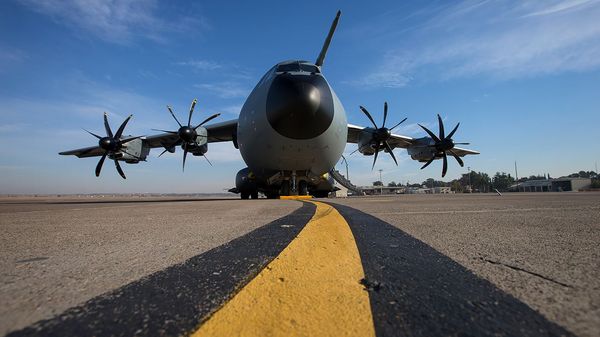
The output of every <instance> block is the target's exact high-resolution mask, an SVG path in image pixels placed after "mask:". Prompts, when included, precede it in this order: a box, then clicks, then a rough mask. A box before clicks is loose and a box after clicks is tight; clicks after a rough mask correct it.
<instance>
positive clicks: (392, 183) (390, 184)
mask: <svg viewBox="0 0 600 337" xmlns="http://www.w3.org/2000/svg"><path fill="white" fill-rule="evenodd" d="M396 186H398V185H397V184H396V182H395V181H392V182H390V183H389V184H388V187H396Z"/></svg>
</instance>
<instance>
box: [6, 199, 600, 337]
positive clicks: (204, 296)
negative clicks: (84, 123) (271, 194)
mask: <svg viewBox="0 0 600 337" xmlns="http://www.w3.org/2000/svg"><path fill="white" fill-rule="evenodd" d="M319 201H323V202H325V203H326V204H329V205H331V206H333V208H334V209H336V210H337V211H338V212H339V214H340V215H341V217H342V218H344V219H345V220H346V222H347V226H348V227H349V228H350V230H351V232H352V234H353V237H354V240H355V243H356V247H357V248H358V253H359V255H360V262H361V263H360V264H362V269H363V270H364V275H363V276H362V277H361V278H360V280H355V281H356V282H357V283H358V282H360V284H361V287H362V288H363V291H365V292H367V293H368V295H369V296H368V297H369V299H370V307H371V310H370V311H371V315H372V321H373V324H372V325H373V327H374V331H375V334H376V335H377V336H387V335H424V336H425V335H428V336H433V335H457V334H470V335H571V334H575V335H579V336H598V335H600V259H599V257H600V248H599V247H600V246H599V243H600V220H599V216H600V194H598V193H556V194H555V193H543V194H542V193H538V194H505V195H504V196H502V197H500V196H497V195H492V194H490V195H402V196H389V197H387V196H385V197H365V198H352V199H319ZM321 205H322V204H321ZM313 214H315V204H313V203H302V202H300V201H286V200H249V201H241V200H177V201H169V200H162V199H157V200H148V199H143V200H142V199H135V200H132V199H127V200H103V202H101V203H98V202H95V201H88V200H87V199H86V200H81V199H76V200H65V199H64V198H58V199H44V200H42V199H40V198H35V199H14V198H6V199H2V200H0V267H1V270H2V271H1V274H0V302H1V303H2V305H1V306H0V334H9V335H11V336H22V335H69V334H70V335H74V334H76V335H98V336H102V335H181V334H189V333H192V332H194V331H196V330H197V329H198V327H202V326H203V325H202V323H203V322H207V320H208V322H209V323H210V321H211V319H212V317H213V316H214V315H215V312H218V313H220V312H221V311H224V310H223V309H220V308H224V307H227V306H228V303H230V302H234V301H233V300H232V298H234V299H235V298H237V297H241V294H243V293H244V291H243V290H242V289H246V288H248V287H250V285H253V284H254V283H255V282H254V281H253V280H255V279H257V278H259V277H263V273H264V272H265V271H269V270H271V268H272V267H273V264H274V263H275V262H276V261H278V260H280V259H283V257H282V256H284V255H289V256H291V257H292V261H303V260H305V259H310V257H303V255H297V256H296V255H293V254H294V250H293V249H290V248H293V246H294V245H295V244H294V242H297V241H298V240H299V239H301V238H302V237H303V236H305V235H304V234H303V233H305V232H306V230H308V228H309V225H307V223H312V222H309V220H310V218H311V217H312V216H313ZM313 228H318V227H315V225H313V226H312V227H311V230H312V231H313V232H314V231H315V229H313ZM317 233H318V230H317ZM317 237H318V236H317ZM311 241H314V242H315V243H316V244H317V245H321V246H325V244H321V243H319V239H318V238H317V239H311V240H309V243H310V242H311ZM334 241H335V240H334ZM309 250H311V249H309ZM340 252H341V251H340ZM324 254H330V255H331V260H332V261H337V260H339V256H338V254H336V250H333V251H329V252H325V253H324ZM340 255H341V254H340ZM293 259H296V260H293ZM311 261H313V260H311ZM282 263H284V262H282ZM314 263H315V264H319V265H321V264H326V263H324V262H323V263H321V262H319V261H316V260H315V262H314ZM293 265H298V266H299V265H300V264H299V263H295V264H292V266H293ZM326 267H327V266H324V268H326ZM284 269H285V268H284ZM288 269H289V268H288ZM292 269H293V268H292ZM306 269H312V268H308V267H307V268H306ZM257 275H258V276H257ZM300 275H304V274H300ZM297 277H298V276H297ZM299 277H300V278H302V277H304V276H299ZM306 277H311V276H306ZM313 277H314V276H313ZM275 279H276V280H277V279H279V281H280V282H283V281H282V280H283V279H286V280H287V275H286V277H285V278H284V277H283V276H281V277H278V278H275ZM290 279H293V277H290ZM333 280H335V278H334V279H333ZM279 281H278V282H279ZM353 282H354V281H353ZM259 289H260V288H259ZM284 289H285V288H284ZM259 291H260V290H259ZM238 292H239V295H236V294H238ZM234 296H235V297H234ZM292 307H293V306H292ZM331 310H340V309H331ZM347 310H352V309H351V308H348V309H347ZM215 317H216V316H215ZM240 319H242V318H240ZM205 325H209V324H205ZM108 326H110V327H111V328H112V330H111V329H108V328H107V327H108Z"/></svg>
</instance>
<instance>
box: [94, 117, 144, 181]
mask: <svg viewBox="0 0 600 337" xmlns="http://www.w3.org/2000/svg"><path fill="white" fill-rule="evenodd" d="M132 116H133V115H129V117H127V118H125V121H123V123H122V124H121V126H119V128H118V129H117V132H116V133H114V135H113V132H112V130H111V129H110V125H109V124H108V118H107V115H106V112H105V113H104V129H105V130H106V137H100V136H98V135H97V134H95V133H93V132H90V131H88V130H85V129H84V130H85V131H86V132H87V133H89V134H90V135H92V136H94V137H96V138H98V146H99V147H100V148H101V149H103V150H104V154H103V155H102V157H101V158H100V160H99V161H98V164H97V165H96V177H99V176H100V171H101V170H102V165H104V160H105V159H106V157H107V156H111V155H114V154H115V153H117V152H125V153H127V154H128V155H130V156H133V157H135V156H134V155H132V154H131V153H128V152H127V151H125V150H124V148H123V144H124V143H127V142H129V141H132V140H134V139H138V138H140V137H141V136H137V137H128V138H121V135H122V134H123V130H125V126H126V125H127V122H129V120H130V119H131V117H132ZM112 157H113V160H114V162H115V167H116V168H117V172H119V174H120V175H121V177H123V179H127V177H125V173H124V172H123V169H121V165H119V161H118V160H117V158H115V157H114V156H112Z"/></svg>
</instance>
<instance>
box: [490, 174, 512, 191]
mask: <svg viewBox="0 0 600 337" xmlns="http://www.w3.org/2000/svg"><path fill="white" fill-rule="evenodd" d="M514 183H515V179H514V178H513V177H511V176H510V174H506V173H505V172H502V173H500V172H496V175H494V178H492V187H493V188H495V189H497V190H499V191H506V190H508V188H509V187H510V186H511V185H512V184H514Z"/></svg>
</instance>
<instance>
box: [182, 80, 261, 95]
mask: <svg viewBox="0 0 600 337" xmlns="http://www.w3.org/2000/svg"><path fill="white" fill-rule="evenodd" d="M194 87H196V88H198V89H203V90H208V91H210V92H212V93H214V94H215V95H217V96H218V97H221V98H245V97H247V96H248V94H249V93H250V89H248V88H247V87H245V86H242V85H241V84H240V83H237V82H229V81H227V82H220V83H202V84H195V85H194Z"/></svg>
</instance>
